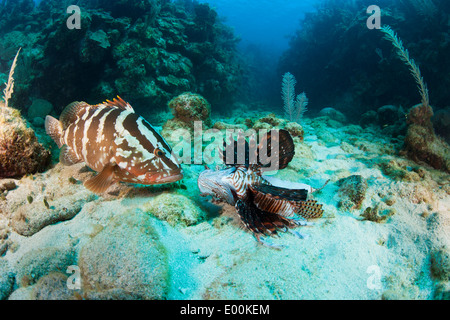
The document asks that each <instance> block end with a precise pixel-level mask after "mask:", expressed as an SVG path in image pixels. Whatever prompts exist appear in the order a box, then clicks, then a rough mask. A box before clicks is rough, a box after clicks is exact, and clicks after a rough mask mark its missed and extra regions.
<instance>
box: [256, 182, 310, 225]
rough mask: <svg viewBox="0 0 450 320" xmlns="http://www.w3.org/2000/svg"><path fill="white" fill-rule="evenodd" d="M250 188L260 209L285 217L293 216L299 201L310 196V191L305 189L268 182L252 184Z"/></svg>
mask: <svg viewBox="0 0 450 320" xmlns="http://www.w3.org/2000/svg"><path fill="white" fill-rule="evenodd" d="M249 190H250V192H251V193H252V197H253V202H254V203H255V205H256V207H257V208H258V209H260V210H263V211H267V212H270V213H276V214H279V215H281V216H284V217H287V216H292V215H293V214H294V213H295V212H296V209H297V208H298V205H297V202H299V201H304V200H306V197H307V196H308V191H307V190H304V189H298V190H296V189H285V188H281V187H277V186H271V185H266V184H260V185H256V186H250V188H249Z"/></svg>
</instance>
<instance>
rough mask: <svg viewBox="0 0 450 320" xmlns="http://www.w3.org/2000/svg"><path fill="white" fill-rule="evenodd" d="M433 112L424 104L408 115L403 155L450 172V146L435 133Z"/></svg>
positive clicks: (412, 109)
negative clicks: (432, 118) (432, 119)
mask: <svg viewBox="0 0 450 320" xmlns="http://www.w3.org/2000/svg"><path fill="white" fill-rule="evenodd" d="M432 115H433V110H432V109H431V107H429V106H423V105H422V104H419V105H416V106H414V107H412V108H411V110H410V111H409V113H408V120H407V123H408V129H407V131H406V136H405V143H404V146H403V150H402V152H401V154H404V155H406V156H407V157H408V158H410V159H411V160H413V161H415V162H425V163H427V164H428V165H430V166H432V167H433V168H435V169H438V170H442V171H446V172H450V146H449V145H448V144H447V143H446V142H445V141H444V140H443V139H441V138H439V137H437V136H436V135H435V133H434V129H433V124H432V122H431V116H432Z"/></svg>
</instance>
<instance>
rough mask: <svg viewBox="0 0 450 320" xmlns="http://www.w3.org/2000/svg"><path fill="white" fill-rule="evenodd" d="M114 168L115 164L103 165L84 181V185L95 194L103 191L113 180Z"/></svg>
mask: <svg viewBox="0 0 450 320" xmlns="http://www.w3.org/2000/svg"><path fill="white" fill-rule="evenodd" d="M114 170H115V165H111V164H109V165H107V166H105V167H104V168H103V170H102V171H101V172H100V173H99V174H97V175H96V176H95V177H93V178H91V179H89V180H87V181H85V182H84V186H85V187H86V188H87V189H89V190H90V191H92V192H94V193H97V194H99V193H103V192H105V191H106V190H107V189H108V188H109V187H110V186H111V185H112V184H113V183H114V182H115V175H114Z"/></svg>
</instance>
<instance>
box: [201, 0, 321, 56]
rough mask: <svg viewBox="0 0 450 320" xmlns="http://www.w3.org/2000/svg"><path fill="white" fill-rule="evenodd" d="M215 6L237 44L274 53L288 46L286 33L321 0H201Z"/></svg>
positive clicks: (292, 29) (297, 26)
mask: <svg viewBox="0 0 450 320" xmlns="http://www.w3.org/2000/svg"><path fill="white" fill-rule="evenodd" d="M199 2H202V3H208V4H210V6H211V7H212V8H215V9H216V10H217V12H218V14H219V15H220V16H221V17H223V18H225V19H226V20H225V21H226V23H227V25H229V26H231V27H233V28H234V31H235V34H236V35H237V36H239V37H241V39H242V41H241V44H240V45H241V47H246V46H248V45H250V44H253V45H257V46H259V47H261V48H262V49H265V50H269V51H270V52H271V53H272V54H274V55H276V56H278V55H280V54H281V53H282V52H283V51H284V50H286V49H287V48H288V43H289V39H290V37H291V36H292V35H293V34H294V32H295V31H296V30H297V29H298V28H299V21H300V19H302V18H303V17H304V15H305V13H307V12H313V11H315V10H316V4H317V3H321V2H322V1H321V0H301V1H300V0H201V1H199Z"/></svg>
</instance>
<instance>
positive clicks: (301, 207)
mask: <svg viewBox="0 0 450 320" xmlns="http://www.w3.org/2000/svg"><path fill="white" fill-rule="evenodd" d="M296 213H297V214H298V215H300V216H301V217H303V218H306V219H315V218H320V217H322V215H323V209H322V204H320V203H317V200H307V201H302V202H299V203H298V209H297V210H296Z"/></svg>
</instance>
